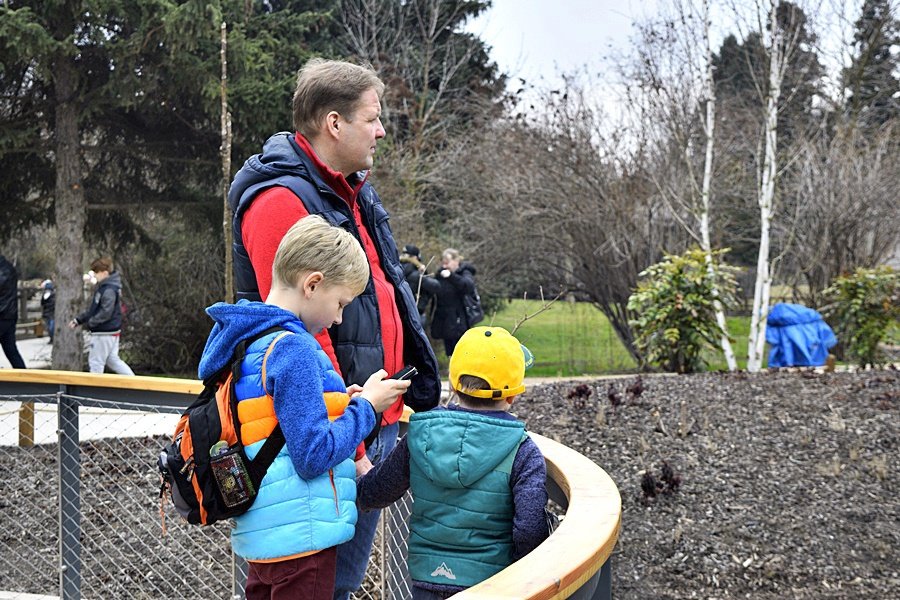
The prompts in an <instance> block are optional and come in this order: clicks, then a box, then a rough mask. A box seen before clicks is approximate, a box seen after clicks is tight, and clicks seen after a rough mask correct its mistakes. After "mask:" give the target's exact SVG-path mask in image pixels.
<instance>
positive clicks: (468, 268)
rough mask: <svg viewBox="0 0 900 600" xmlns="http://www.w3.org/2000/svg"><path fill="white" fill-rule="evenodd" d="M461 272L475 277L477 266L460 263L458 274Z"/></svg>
mask: <svg viewBox="0 0 900 600" xmlns="http://www.w3.org/2000/svg"><path fill="white" fill-rule="evenodd" d="M461 271H468V272H469V274H471V275H472V277H475V274H476V273H477V271H476V270H475V265H473V264H472V263H470V262H461V263H459V268H458V269H456V272H457V273H459V272H461Z"/></svg>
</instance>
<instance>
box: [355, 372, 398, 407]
mask: <svg viewBox="0 0 900 600" xmlns="http://www.w3.org/2000/svg"><path fill="white" fill-rule="evenodd" d="M386 376H387V371H385V370H384V369H379V370H378V371H376V372H375V373H372V375H371V376H370V377H369V378H368V379H367V380H366V383H365V384H364V385H363V387H362V392H361V393H360V395H361V396H362V397H363V398H365V399H366V400H368V401H369V403H370V404H371V405H372V407H373V408H374V409H375V412H376V413H383V412H384V411H386V410H387V409H388V408H390V407H391V405H392V404H393V403H394V402H395V401H396V400H397V396H399V395H400V394H402V393H403V392H405V391H406V388H408V387H409V383H410V382H409V380H405V381H401V380H398V379H385V377H386Z"/></svg>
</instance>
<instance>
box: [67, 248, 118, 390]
mask: <svg viewBox="0 0 900 600" xmlns="http://www.w3.org/2000/svg"><path fill="white" fill-rule="evenodd" d="M91 271H93V272H94V276H95V277H96V278H97V289H96V290H94V295H93V297H92V299H91V305H90V306H89V307H88V308H87V310H85V311H84V312H83V313H81V314H80V315H78V316H77V317H75V318H74V319H72V320H71V321H69V327H70V328H71V329H75V328H76V327H78V326H79V325H84V326H86V327H87V328H88V330H89V331H90V332H91V345H90V351H89V352H88V370H89V371H90V372H91V373H103V370H104V368H105V367H109V368H110V369H111V370H112V371H113V372H114V373H118V374H119V375H134V371H132V370H131V367H129V366H128V364H127V363H126V362H125V361H124V360H122V359H121V358H120V357H119V338H120V337H121V334H122V278H121V277H120V276H119V273H118V272H117V271H114V270H113V262H112V259H111V258H107V257H101V258H97V259H95V260H94V261H93V262H92V263H91Z"/></svg>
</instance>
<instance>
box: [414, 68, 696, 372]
mask: <svg viewBox="0 0 900 600" xmlns="http://www.w3.org/2000/svg"><path fill="white" fill-rule="evenodd" d="M536 93H538V94H540V96H539V97H538V99H537V100H535V101H534V104H533V105H532V106H533V108H531V109H530V112H529V113H528V115H527V116H526V115H520V116H519V117H512V118H510V119H509V120H505V121H502V122H498V123H496V124H495V125H494V126H493V127H491V128H490V129H488V130H486V131H484V132H483V133H482V134H480V135H475V134H473V135H472V136H470V137H469V138H468V139H467V140H466V143H465V145H464V146H463V145H462V144H461V145H460V148H461V150H460V151H459V152H458V153H457V154H455V155H454V156H453V157H445V159H446V160H444V162H443V163H442V164H441V166H440V167H441V168H440V169H438V168H434V169H432V171H431V172H432V176H433V178H434V182H435V185H436V186H438V187H440V189H441V190H442V195H441V197H442V198H443V204H442V207H441V208H442V209H443V210H444V211H445V214H446V215H447V219H446V220H445V222H444V223H443V230H444V231H445V232H446V234H447V235H448V236H452V237H455V238H456V239H460V240H465V241H466V242H467V244H468V245H469V247H470V248H471V247H473V246H474V247H475V248H477V249H478V251H479V252H480V254H481V255H483V256H484V255H489V256H490V257H491V263H490V264H484V263H481V265H483V266H484V267H485V269H484V270H482V266H479V278H480V279H479V281H480V282H483V283H480V285H502V286H503V288H502V289H503V290H504V291H505V293H507V294H508V295H512V294H518V293H519V292H521V291H523V289H530V291H535V288H529V286H530V285H531V284H530V283H529V282H542V283H544V289H547V290H549V291H550V293H554V294H555V293H557V292H558V291H559V290H561V289H567V290H572V291H573V292H574V293H575V294H576V295H578V296H579V297H581V298H582V299H585V300H589V301H590V302H592V303H593V304H594V305H595V306H597V307H598V308H599V309H600V310H601V311H602V312H603V313H604V314H605V315H606V316H607V318H608V319H609V321H610V323H611V325H612V326H613V328H614V330H615V331H616V333H617V335H618V336H619V338H620V339H621V340H622V341H623V343H624V345H625V347H626V348H627V349H628V350H629V352H630V353H631V354H632V355H633V356H634V357H635V358H636V359H638V360H639V356H638V353H637V350H636V349H635V347H634V344H633V335H632V332H631V329H630V327H629V325H628V320H629V316H630V315H629V313H628V309H627V304H628V298H629V297H630V296H631V293H632V290H633V289H634V288H635V287H636V285H637V279H638V274H639V273H640V272H641V271H643V270H644V269H645V268H646V267H647V266H649V265H651V264H653V263H654V262H656V260H658V259H659V257H660V256H662V252H663V249H665V248H671V247H675V248H680V247H683V245H684V242H685V239H684V238H685V236H684V234H683V232H682V231H680V230H679V227H678V226H677V224H676V223H675V222H674V220H673V219H672V218H671V217H670V215H669V211H667V210H666V209H665V207H664V206H660V200H659V198H658V196H657V192H656V189H655V187H654V186H653V184H652V182H651V180H650V178H649V177H648V176H647V174H646V172H645V165H646V164H648V162H649V161H650V155H649V147H650V145H649V143H648V140H647V139H646V138H645V137H642V136H645V135H646V134H645V133H644V130H643V129H642V128H641V127H632V126H631V125H630V124H629V125H628V132H627V134H624V133H623V132H624V131H625V126H626V125H625V123H624V122H622V123H618V122H617V123H613V122H612V120H611V119H610V118H609V117H607V116H605V115H604V114H603V112H602V111H601V110H600V109H599V105H598V102H597V98H596V96H594V95H593V94H592V93H591V86H590V85H589V83H588V82H585V81H582V80H579V79H578V78H577V77H575V76H567V77H566V78H565V80H564V83H563V85H562V86H560V89H550V90H542V91H541V90H538V91H536ZM627 117H628V118H634V121H635V122H638V121H639V120H640V119H639V118H638V117H637V116H636V115H628V116H627ZM472 156H478V157H479V160H476V161H473V160H472Z"/></svg>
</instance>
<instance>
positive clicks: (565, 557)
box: [0, 369, 622, 600]
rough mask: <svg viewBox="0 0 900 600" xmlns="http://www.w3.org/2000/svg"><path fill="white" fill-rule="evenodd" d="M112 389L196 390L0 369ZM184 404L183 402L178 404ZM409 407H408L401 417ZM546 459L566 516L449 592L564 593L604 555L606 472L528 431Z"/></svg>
mask: <svg viewBox="0 0 900 600" xmlns="http://www.w3.org/2000/svg"><path fill="white" fill-rule="evenodd" d="M2 382H11V383H37V384H52V385H70V386H87V387H95V388H96V387H103V388H119V389H124V390H131V391H150V392H165V393H174V394H184V395H185V396H186V399H187V398H189V397H190V396H194V395H196V394H198V393H199V392H200V391H201V390H202V389H203V384H202V382H200V381H196V380H190V379H172V378H163V377H144V376H134V377H128V376H123V375H107V374H103V375H101V374H96V373H78V372H73V371H49V370H38V369H27V370H21V369H0V383H2ZM185 406H187V404H185ZM410 413H411V411H410V409H409V408H408V407H407V408H406V411H405V412H404V416H403V418H404V420H406V419H407V418H408V416H409V414H410ZM530 435H531V437H532V439H534V441H535V442H536V443H537V444H538V447H540V449H541V452H543V454H544V458H545V459H546V461H547V476H548V478H549V479H552V480H553V482H555V483H556V485H557V486H558V487H559V488H560V490H561V491H562V492H563V494H564V495H565V496H566V498H567V499H568V509H567V510H566V516H565V519H563V520H562V522H561V523H560V525H559V527H558V528H557V529H556V531H554V532H553V534H552V535H551V536H550V537H549V538H548V539H547V540H546V541H545V542H544V543H543V544H541V545H540V546H538V547H537V548H535V550H534V551H533V552H531V553H530V554H528V555H527V556H525V557H523V558H522V559H520V560H518V561H516V562H515V563H514V564H512V565H510V566H509V567H507V568H506V569H504V570H503V571H501V572H499V573H497V574H496V575H494V576H493V577H491V578H490V579H487V580H486V581H483V582H481V583H480V584H478V585H476V586H473V587H471V588H469V589H467V590H465V591H463V592H460V593H459V594H456V595H455V596H453V598H454V599H456V600H476V599H487V598H490V599H492V600H497V599H500V598H508V599H516V600H547V599H556V598H567V597H568V596H570V595H571V594H573V593H574V592H575V591H577V590H578V589H580V588H581V587H582V586H583V585H584V584H585V583H586V582H587V581H588V580H590V579H591V578H592V577H593V576H594V575H595V574H596V573H597V571H599V570H600V568H601V567H602V566H603V564H604V563H605V562H606V561H607V560H608V559H609V556H610V555H611V554H612V551H613V548H614V547H615V545H616V541H617V540H618V537H619V528H620V526H621V517H622V498H621V496H620V495H619V490H618V488H617V487H616V484H615V483H614V482H613V480H612V479H611V478H610V476H609V475H608V474H607V473H606V471H604V470H603V469H601V468H600V467H599V466H597V465H596V464H595V463H594V462H593V461H591V460H590V459H588V458H587V457H585V456H583V455H581V454H579V453H578V452H576V451H575V450H572V449H571V448H568V447H567V446H564V445H562V444H560V443H558V442H554V441H553V440H551V439H548V438H546V437H543V436H541V435H538V434H535V433H531V434H530Z"/></svg>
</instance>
